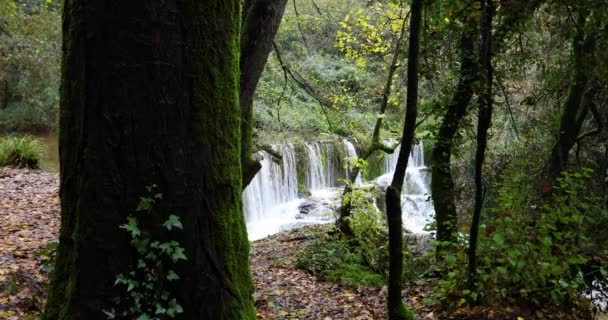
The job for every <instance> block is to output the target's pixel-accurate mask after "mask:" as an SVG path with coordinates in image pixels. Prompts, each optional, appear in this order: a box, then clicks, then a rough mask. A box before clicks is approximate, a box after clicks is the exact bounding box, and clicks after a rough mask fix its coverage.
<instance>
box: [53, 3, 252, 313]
mask: <svg viewBox="0 0 608 320" xmlns="http://www.w3.org/2000/svg"><path fill="white" fill-rule="evenodd" d="M240 7H241V1H239V0H228V1H219V0H208V1H180V0H173V1H147V2H144V1H127V2H121V3H120V5H118V4H117V3H116V2H115V1H109V0H90V1H86V2H83V1H76V0H66V1H65V3H64V15H63V39H64V43H63V53H64V57H63V63H62V64H63V72H62V89H61V111H60V138H59V139H60V157H61V168H60V180H61V189H60V196H61V215H62V221H61V222H62V225H61V232H60V244H59V249H58V253H57V254H58V255H57V263H56V267H55V275H54V278H53V279H52V282H51V286H50V288H49V293H48V302H47V307H46V310H45V314H44V316H43V319H48V320H58V319H61V320H63V319H74V320H76V319H79V320H80V319H87V320H96V319H105V318H106V317H105V316H104V315H103V313H102V311H101V310H102V309H104V308H108V307H110V305H111V300H112V299H113V298H115V297H117V296H119V295H121V293H122V291H123V290H124V289H123V288H117V287H115V286H114V282H115V277H116V275H117V274H119V273H125V272H128V268H129V264H130V262H131V259H132V256H131V253H132V252H131V251H130V250H129V239H128V237H127V234H126V233H125V232H122V231H121V230H120V229H119V225H120V224H122V223H124V222H125V220H126V217H127V215H128V214H130V213H132V212H133V211H134V210H135V207H136V205H137V203H138V200H139V197H141V196H143V195H144V193H145V187H146V186H149V185H152V184H156V185H158V187H157V190H158V192H159V193H162V196H163V198H162V200H161V201H160V202H159V204H158V208H157V211H158V213H159V214H166V215H168V214H174V215H178V216H180V217H181V219H182V222H183V225H184V230H183V231H181V232H178V233H177V234H178V236H177V237H178V238H177V239H176V240H178V241H180V242H181V244H182V246H183V247H184V248H185V254H186V256H187V258H188V261H187V263H182V264H180V265H178V266H177V270H176V271H177V274H179V276H180V277H181V279H180V280H178V281H177V284H176V285H175V288H174V289H173V292H172V294H173V296H174V297H175V298H177V301H178V303H179V304H181V305H182V306H183V308H184V313H183V314H182V315H180V316H179V318H180V319H235V320H237V319H238V320H241V319H254V318H255V310H254V307H253V303H252V300H251V294H252V292H253V283H252V280H251V275H250V272H249V261H248V253H249V248H248V246H249V242H248V240H247V234H246V229H245V221H244V217H243V214H242V207H241V206H242V204H241V203H242V202H241V191H242V172H241V144H240V139H241V116H240V114H241V112H240V106H239V51H240V50H239V47H240V41H239V40H240V39H239V35H240V30H241V24H240V21H241V10H240ZM150 219H153V220H154V219H156V218H155V216H152V217H151V218H150ZM161 236H162V234H161ZM165 236H166V235H165Z"/></svg>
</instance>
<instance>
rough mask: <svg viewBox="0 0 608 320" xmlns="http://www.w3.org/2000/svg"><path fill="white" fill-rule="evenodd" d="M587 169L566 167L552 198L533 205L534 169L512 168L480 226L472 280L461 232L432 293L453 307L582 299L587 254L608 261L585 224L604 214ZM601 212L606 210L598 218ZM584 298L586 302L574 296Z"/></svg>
mask: <svg viewBox="0 0 608 320" xmlns="http://www.w3.org/2000/svg"><path fill="white" fill-rule="evenodd" d="M589 178H590V171H589V170H583V172H581V173H564V174H563V175H562V177H561V178H560V179H559V187H558V188H557V189H556V190H554V193H553V197H552V201H551V202H550V203H547V204H544V205H540V206H537V205H536V204H535V203H538V200H537V199H536V198H535V196H534V192H533V191H534V184H533V181H534V177H532V176H526V175H524V174H521V173H511V174H509V175H508V177H507V178H505V179H504V181H505V182H503V183H501V184H500V185H498V186H497V189H498V192H497V197H496V199H495V204H496V206H495V207H494V208H493V209H492V212H491V213H492V217H491V218H488V219H487V221H486V222H485V224H483V225H482V226H481V228H480V239H479V245H478V260H479V262H478V269H477V279H478V283H477V284H476V285H475V286H474V287H471V286H469V285H467V270H466V266H467V260H466V256H465V254H464V252H465V248H466V245H467V239H461V241H460V243H459V245H460V249H458V248H456V249H455V250H454V251H453V252H452V253H451V254H448V255H446V256H445V261H444V263H445V268H446V271H447V273H446V276H445V277H444V278H443V279H441V280H440V281H439V283H438V285H437V286H436V287H435V288H434V289H435V297H436V298H437V300H440V301H442V302H443V303H444V305H446V304H445V302H448V304H449V305H450V306H451V307H457V306H458V305H460V304H463V303H468V302H483V303H485V304H490V305H492V304H501V303H505V301H511V302H513V301H520V302H525V303H526V304H528V305H533V306H543V307H558V308H563V307H573V306H576V305H578V302H581V298H580V297H581V292H583V291H585V290H586V289H587V288H588V285H589V281H586V279H588V278H589V276H590V275H591V274H594V273H597V274H600V273H601V274H606V270H604V269H603V268H601V267H598V268H592V269H591V270H589V268H588V265H589V262H590V261H591V260H594V259H595V260H600V261H606V256H605V255H606V252H601V251H597V250H593V249H592V248H593V247H594V246H595V244H594V243H593V242H594V241H593V239H592V234H591V233H590V230H588V229H587V228H588V226H593V225H595V224H596V222H595V221H597V220H598V219H604V218H605V216H606V209H605V208H603V207H602V202H601V199H599V198H597V197H594V196H593V195H592V194H591V193H590V192H589V189H588V186H587V181H588V179H589ZM602 217H604V218H602ZM580 305H585V304H580Z"/></svg>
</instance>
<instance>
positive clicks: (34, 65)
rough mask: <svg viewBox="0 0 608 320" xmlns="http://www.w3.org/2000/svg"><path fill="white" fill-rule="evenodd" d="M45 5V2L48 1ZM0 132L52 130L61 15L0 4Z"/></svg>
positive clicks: (52, 10)
mask: <svg viewBox="0 0 608 320" xmlns="http://www.w3.org/2000/svg"><path fill="white" fill-rule="evenodd" d="M47 3H48V2H47ZM0 17H2V19H0V27H2V29H1V30H0V128H2V131H8V132H14V131H30V132H31V131H51V130H53V129H54V128H55V126H56V120H55V119H56V115H57V111H58V106H59V82H60V60H61V14H60V12H59V10H58V9H57V8H56V6H53V5H51V6H46V5H42V6H39V7H36V8H33V7H32V8H28V7H26V6H22V5H21V4H20V3H19V2H16V1H12V0H8V1H1V2H0Z"/></svg>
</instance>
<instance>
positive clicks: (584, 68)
mask: <svg viewBox="0 0 608 320" xmlns="http://www.w3.org/2000/svg"><path fill="white" fill-rule="evenodd" d="M581 10H582V9H581ZM587 15H588V13H585V12H580V13H579V17H578V21H577V27H576V28H577V30H578V31H577V33H576V35H575V37H574V39H573V41H572V47H573V50H574V52H573V56H574V65H573V68H574V69H573V70H574V81H573V82H572V85H571V86H570V89H569V92H568V97H567V98H566V101H565V103H564V106H563V112H562V116H561V121H560V126H559V131H558V135H557V140H556V141H555V144H554V145H553V148H552V150H551V156H550V159H549V166H548V168H549V169H548V178H547V181H546V182H545V186H543V188H542V189H543V193H544V196H545V197H547V196H549V195H550V194H551V190H552V187H553V186H555V184H556V180H557V178H558V177H559V175H560V174H561V173H562V171H564V170H565V169H566V168H567V165H568V157H569V153H570V150H571V149H572V147H573V146H574V144H575V143H576V141H577V138H578V135H579V132H580V130H581V126H582V123H583V120H584V119H585V117H586V116H587V113H588V108H587V106H588V104H587V103H583V102H584V100H589V99H591V100H592V99H593V95H594V93H595V91H594V90H593V89H592V88H590V87H589V82H590V76H591V73H592V70H593V68H594V65H593V61H594V59H593V54H594V51H595V42H596V36H595V34H594V33H593V32H590V34H587V35H586V36H585V29H586V28H585V25H586V20H587ZM593 27H594V26H592V28H593ZM587 29H591V28H587ZM585 102H586V101H585Z"/></svg>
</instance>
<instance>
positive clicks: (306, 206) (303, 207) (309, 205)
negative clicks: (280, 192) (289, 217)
mask: <svg viewBox="0 0 608 320" xmlns="http://www.w3.org/2000/svg"><path fill="white" fill-rule="evenodd" d="M317 207H318V204H317V203H315V202H312V201H304V202H302V203H301V204H300V205H299V206H298V211H299V212H300V214H309V213H310V212H311V211H312V210H314V209H316V208H317Z"/></svg>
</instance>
